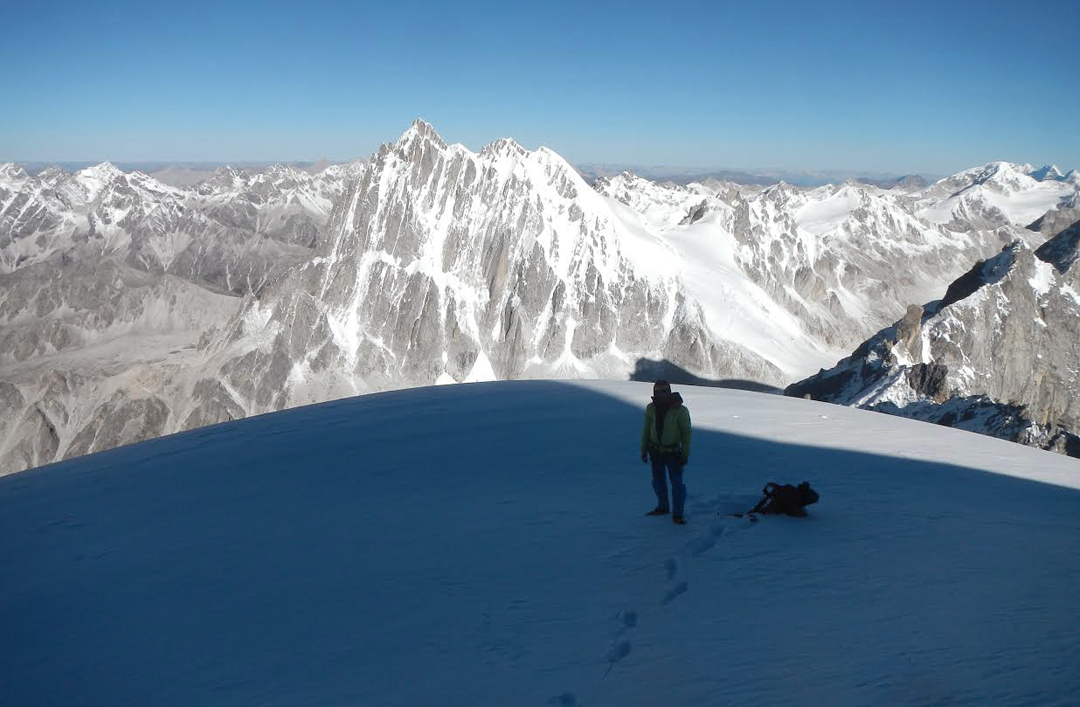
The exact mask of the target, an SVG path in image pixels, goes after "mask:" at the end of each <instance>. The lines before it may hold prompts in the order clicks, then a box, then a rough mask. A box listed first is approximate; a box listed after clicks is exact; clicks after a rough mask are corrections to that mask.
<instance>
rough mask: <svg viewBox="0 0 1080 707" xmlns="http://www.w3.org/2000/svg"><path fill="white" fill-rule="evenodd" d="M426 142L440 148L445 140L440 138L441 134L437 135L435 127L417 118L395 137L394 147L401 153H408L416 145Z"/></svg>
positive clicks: (444, 144)
mask: <svg viewBox="0 0 1080 707" xmlns="http://www.w3.org/2000/svg"><path fill="white" fill-rule="evenodd" d="M428 142H430V143H431V144H433V145H435V146H436V147H437V148H438V149H440V150H441V149H444V148H445V147H446V141H445V140H443V139H442V136H441V135H439V133H438V132H437V131H436V130H435V128H434V127H432V126H431V124H430V123H428V122H426V121H424V120H423V119H421V118H417V119H415V120H414V121H413V122H412V125H410V126H409V128H408V130H406V131H405V132H403V133H402V134H401V137H399V138H398V139H397V142H395V143H394V147H395V148H397V149H398V150H399V151H401V152H402V153H405V154H409V153H411V152H413V150H414V148H415V147H416V146H418V145H423V144H424V143H428Z"/></svg>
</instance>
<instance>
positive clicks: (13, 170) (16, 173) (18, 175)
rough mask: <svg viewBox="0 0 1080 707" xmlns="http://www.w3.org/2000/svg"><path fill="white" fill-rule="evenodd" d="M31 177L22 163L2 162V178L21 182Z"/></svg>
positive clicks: (0, 165) (0, 167) (0, 173)
mask: <svg viewBox="0 0 1080 707" xmlns="http://www.w3.org/2000/svg"><path fill="white" fill-rule="evenodd" d="M29 178H30V175H29V174H27V173H26V170H25V169H23V168H22V167H21V166H20V165H17V164H15V163H14V162H0V179H3V180H4V181H19V182H21V181H24V180H26V179H29Z"/></svg>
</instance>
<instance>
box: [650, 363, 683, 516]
mask: <svg viewBox="0 0 1080 707" xmlns="http://www.w3.org/2000/svg"><path fill="white" fill-rule="evenodd" d="M652 400H653V401H652V402H651V403H649V405H648V406H647V407H646V408H645V425H644V427H643V428H642V430H641V461H642V462H646V463H647V462H648V461H649V460H650V459H651V460H652V476H653V490H654V491H656V508H654V509H652V510H651V511H649V512H648V513H647V514H646V515H650V516H661V515H664V514H666V513H667V512H668V509H669V508H670V509H671V511H672V515H671V519H672V520H673V521H675V522H676V523H678V524H679V525H683V524H685V523H686V518H685V517H684V516H683V506H684V504H685V503H686V485H685V484H683V469H684V468H685V467H686V463H687V462H688V461H690V411H689V410H687V409H686V406H685V405H683V399H682V396H681V395H679V394H678V393H672V392H671V384H669V383H668V382H667V381H656V383H654V384H653V397H652ZM668 477H670V478H671V505H670V506H669V505H668Z"/></svg>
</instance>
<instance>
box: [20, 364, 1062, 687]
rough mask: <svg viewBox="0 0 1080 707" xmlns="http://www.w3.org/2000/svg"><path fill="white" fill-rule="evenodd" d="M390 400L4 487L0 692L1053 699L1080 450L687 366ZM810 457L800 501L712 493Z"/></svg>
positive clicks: (240, 426)
mask: <svg viewBox="0 0 1080 707" xmlns="http://www.w3.org/2000/svg"><path fill="white" fill-rule="evenodd" d="M681 391H682V393H683V395H684V397H685V398H686V399H687V402H688V405H689V406H690V409H691V411H692V414H693V416H694V421H695V425H696V434H695V438H694V445H693V456H692V460H691V465H690V467H689V469H688V471H687V483H688V486H689V490H690V498H689V506H688V511H689V512H688V515H689V521H690V522H689V525H687V526H685V527H678V526H675V525H673V524H672V523H671V522H670V521H669V520H667V519H663V518H661V519H654V518H646V517H644V516H643V515H642V513H643V511H645V510H646V509H647V508H649V507H651V505H652V500H653V499H652V498H651V491H650V488H649V482H648V472H647V470H646V469H645V468H644V467H643V466H642V465H641V464H640V462H639V461H638V460H637V456H638V455H637V449H636V447H637V443H638V433H639V430H640V427H639V425H640V419H641V418H640V415H641V406H642V404H643V403H644V402H645V400H646V399H647V396H648V392H649V389H648V387H647V386H646V385H645V384H637V383H625V382H603V383H565V382H564V383H557V382H535V381H519V382H500V383H490V384H477V385H461V386H446V387H436V388H423V389H414V390H408V391H397V392H393V393H383V394H378V395H371V396H365V397H360V398H353V399H348V400H340V401H336V402H331V403H326V404H323V405H318V406H311V407H304V408H297V409H293V410H289V411H285V412H281V413H275V414H270V415H265V416H261V417H256V418H251V419H247V420H243V421H238V422H234V423H227V424H223V425H217V426H213V427H206V428H202V429H198V430H193V431H190V432H187V433H183V434H178V435H173V436H169V437H164V438H160V439H156V440H151V441H148V442H144V443H141V444H137V445H133V446H128V447H123V448H119V449H115V450H112V451H108V452H103V453H100V454H94V455H90V456H86V457H82V458H79V459H74V460H70V461H67V462H63V463H60V464H55V465H52V466H47V467H42V468H39V469H34V470H31V471H27V472H21V473H17V474H12V475H9V476H6V477H3V478H0V506H2V507H3V508H4V512H3V513H2V514H0V582H2V586H3V591H2V592H0V627H2V628H3V632H4V636H5V640H4V641H3V644H2V647H0V692H2V693H3V696H4V699H3V703H4V704H5V705H6V707H18V706H20V705H39V704H64V705H102V704H153V705H191V704H200V705H225V704H230V705H232V704H278V705H288V704H298V705H314V704H320V705H322V704H349V705H360V704H362V705H427V704H452V705H464V704H478V705H653V704H678V705H716V704H768V705H771V704H804V703H810V704H828V705H867V704H883V705H886V704H887V705H929V704H950V705H952V704H956V705H991V704H992V705H1021V704H1038V705H1067V704H1075V703H1076V700H1077V696H1078V695H1080V675H1078V674H1077V672H1076V670H1075V667H1076V665H1077V664H1078V661H1080V643H1078V642H1077V641H1076V636H1077V635H1078V634H1080V614H1077V612H1076V611H1075V587H1076V586H1077V584H1078V582H1080V558H1078V556H1077V554H1076V552H1075V539H1076V537H1077V532H1078V531H1080V492H1078V489H1080V464H1078V463H1077V461H1076V460H1073V459H1069V458H1066V457H1063V456H1059V455H1054V454H1050V453H1046V452H1040V451H1037V450H1034V449H1031V448H1027V447H1022V446H1020V445H1015V444H1010V443H1007V442H1002V441H999V440H995V439H990V438H986V437H982V436H978V435H973V434H969V433H965V432H960V431H957V430H952V429H947V428H941V427H937V426H933V425H928V424H925V423H919V422H915V421H911V420H905V419H899V418H894V417H890V416H886V415H877V414H874V413H869V412H865V411H860V410H854V409H849V408H841V407H837V406H833V405H826V404H821V403H815V402H811V401H804V400H800V399H791V398H782V397H778V396H769V395H761V394H754V393H747V392H740V391H732V390H721V389H711V388H710V389H705V388H690V387H682V388H681ZM803 478H806V479H808V480H810V481H811V482H812V483H813V484H814V486H815V488H817V489H818V490H819V491H820V493H821V502H820V503H819V504H818V505H817V506H814V507H813V508H812V513H811V516H810V517H809V518H807V519H788V518H771V517H769V518H763V519H762V520H761V521H760V522H758V523H756V524H750V523H749V522H747V521H744V520H739V519H735V518H732V517H729V516H727V515H726V514H727V513H728V512H730V511H735V510H741V509H745V508H746V507H748V506H749V505H751V504H752V503H753V502H754V501H755V500H756V497H757V496H756V492H757V490H758V489H759V488H760V487H761V485H762V484H763V483H765V482H766V481H769V480H780V481H795V482H797V481H800V480H802V479H803Z"/></svg>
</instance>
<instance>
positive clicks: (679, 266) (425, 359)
mask: <svg viewBox="0 0 1080 707" xmlns="http://www.w3.org/2000/svg"><path fill="white" fill-rule="evenodd" d="M886 186H887V187H888V188H885V187H883V186H879V185H874V184H867V183H863V182H855V181H849V182H845V183H841V184H831V185H826V186H821V187H816V188H802V187H796V186H793V185H790V184H786V183H784V182H780V183H777V184H773V185H769V186H761V185H752V184H751V185H745V184H738V183H736V182H732V181H726V180H717V179H711V180H707V181H706V182H704V183H700V182H694V183H690V184H686V185H679V184H674V183H657V182H653V181H650V180H647V179H644V178H642V177H640V176H636V175H634V174H632V173H629V172H624V173H620V174H617V175H614V176H610V177H601V178H598V179H597V180H596V181H595V182H594V183H592V184H590V183H587V182H586V181H585V180H584V179H583V178H582V176H581V174H580V173H579V172H578V171H577V170H576V169H575V168H574V167H573V166H572V165H570V164H569V163H568V162H566V161H565V160H564V159H562V158H561V157H560V156H559V155H558V154H556V153H555V152H553V151H551V150H549V149H547V148H539V149H537V150H535V151H530V150H527V149H525V148H524V147H522V146H521V145H518V144H517V143H515V142H514V141H513V140H510V139H500V140H497V141H495V142H493V143H491V144H489V145H487V146H486V147H485V148H483V149H482V150H480V151H479V152H473V151H471V150H469V149H467V148H465V147H463V146H461V145H456V144H447V143H446V142H445V141H444V140H443V139H442V137H441V136H440V135H439V134H438V133H437V132H436V131H435V130H434V129H433V128H432V126H430V125H428V124H427V123H424V122H423V121H419V120H418V121H416V122H415V123H414V124H413V125H412V126H411V127H410V128H409V129H408V130H406V131H405V133H404V134H403V135H402V136H401V137H400V138H399V139H398V140H397V141H396V142H395V143H393V144H387V145H383V146H381V147H380V148H379V150H378V151H377V152H376V153H375V154H374V155H372V156H371V158H370V159H368V160H365V161H357V162H355V163H349V164H342V165H333V166H330V167H327V168H325V169H322V170H319V171H315V170H302V169H298V168H295V167H288V166H273V167H270V168H267V169H261V170H235V169H231V168H221V169H218V170H215V171H214V172H213V173H212V174H211V175H210V176H209V177H207V178H206V179H204V180H202V181H199V182H198V183H196V184H193V185H190V186H169V185H166V184H163V183H162V182H160V181H158V180H156V179H154V178H153V177H150V176H148V175H145V174H142V173H139V172H132V173H125V172H122V171H121V170H119V169H117V168H116V167H113V166H112V165H110V164H108V163H104V164H101V165H96V166H93V167H89V168H86V169H82V170H79V171H77V172H73V173H71V172H65V171H62V170H59V169H55V168H54V169H46V170H44V171H42V172H40V173H38V174H35V175H32V176H31V175H30V174H28V173H27V172H26V171H25V170H24V169H22V168H21V167H19V166H17V165H13V164H5V165H0V366H2V368H0V371H2V373H0V398H2V399H3V400H4V403H5V405H4V407H3V410H4V413H3V415H0V471H15V470H18V469H23V468H27V467H31V466H37V465H40V464H45V463H48V462H50V461H55V460H59V459H63V458H69V457H72V456H77V455H80V454H85V453H88V452H94V451H99V450H103V449H108V448H110V447H114V446H117V445H121V444H126V443H130V442H134V441H138V440H141V439H146V438H149V437H155V436H159V435H162V434H168V433H171V432H176V431H181V430H186V429H191V428H194V427H199V426H202V425H207V424H213V423H216V422H222V421H227V420H232V419H237V418H241V417H247V416H250V415H255V414H259V413H263V412H269V411H273V410H279V409H282V408H287V407H293V406H297V405H302V404H307V403H313V402H320V401H325V400H329V399H334V398H339V397H343V396H349V395H355V394H359V393H364V392H370V391H377V390H385V389H389V388H400V387H409V386H420V385H430V384H435V383H451V382H464V381H477V380H488V379H507V378H540V377H561V378H592V377H609V378H610V377H615V378H624V379H625V378H626V377H630V376H634V375H635V374H639V373H641V372H642V371H649V370H656V366H661V367H664V366H666V367H668V369H669V370H677V371H682V372H684V373H685V374H686V375H690V376H694V377H695V378H696V379H701V380H706V381H720V380H723V381H729V382H731V381H744V382H749V383H753V384H756V385H762V386H771V387H775V388H778V389H779V388H782V387H785V386H789V385H791V384H793V383H796V382H798V381H800V380H802V379H805V378H806V377H807V376H809V375H811V374H813V373H814V372H815V371H822V370H824V369H826V368H827V367H832V366H834V365H835V364H836V362H837V361H838V360H840V359H842V358H844V356H845V354H846V352H848V351H852V350H853V348H855V347H857V346H859V344H860V342H865V341H867V340H868V338H870V337H873V336H875V332H879V333H880V332H881V331H882V328H883V327H886V326H887V325H888V324H889V323H890V322H896V321H897V319H898V318H899V317H901V316H904V312H905V311H906V310H907V308H908V305H909V304H912V303H926V302H931V301H933V300H934V299H935V298H936V297H940V296H941V293H942V292H943V291H944V290H945V289H946V288H947V287H948V286H949V284H950V283H952V282H954V281H956V280H957V278H961V276H963V275H964V274H965V273H967V272H968V271H969V270H970V269H971V267H972V264H973V263H976V262H978V261H984V260H988V259H990V258H991V257H992V256H993V255H994V254H995V253H999V252H1001V251H1002V248H1006V252H1009V253H1012V254H1013V255H1014V256H1015V258H1014V261H1015V262H1021V263H1023V262H1027V260H1026V258H1028V256H1027V255H1025V254H1029V253H1031V254H1035V253H1038V252H1040V251H1039V249H1040V248H1041V247H1043V246H1044V243H1046V242H1047V240H1048V239H1050V238H1055V237H1058V234H1059V233H1061V232H1062V231H1064V230H1065V227H1067V226H1068V225H1070V223H1066V222H1067V221H1069V219H1070V218H1071V216H1072V215H1075V209H1076V204H1077V191H1078V189H1080V177H1078V175H1077V173H1076V171H1075V170H1074V171H1072V172H1069V173H1068V174H1062V173H1061V172H1060V170H1057V169H1056V168H1053V167H1046V168H1039V169H1035V168H1033V167H1031V166H1029V165H1015V164H1011V163H1004V162H995V163H989V164H987V165H983V166H980V167H977V168H974V169H971V170H967V171H965V172H961V173H959V174H956V175H953V176H951V177H948V178H946V179H943V180H940V181H937V182H934V183H932V184H929V185H926V184H922V183H920V182H919V181H918V180H905V181H901V182H899V183H896V184H890V185H886ZM1029 225H1031V226H1033V228H1031V229H1029V228H1026V227H1027V226H1029ZM1057 242H1058V243H1059V244H1060V243H1066V245H1064V246H1061V245H1059V246H1054V248H1053V249H1052V250H1054V252H1055V253H1056V252H1058V250H1061V251H1062V252H1067V251H1068V248H1069V246H1068V242H1070V241H1068V239H1067V238H1065V239H1062V240H1059V241H1057ZM999 257H1000V256H999ZM1031 258H1032V263H1034V264H1033V265H1032V268H1034V269H1033V270H1031V272H1032V273H1034V274H1033V275H1032V276H1031V277H1032V278H1036V279H1037V281H1038V282H1039V283H1040V284H1039V285H1038V287H1037V288H1036V290H1038V292H1042V289H1039V288H1043V289H1045V288H1047V287H1048V288H1050V289H1048V290H1046V292H1045V293H1043V295H1045V296H1046V297H1050V298H1052V299H1053V302H1052V303H1050V304H1047V307H1050V308H1051V309H1053V310H1054V314H1052V315H1048V316H1049V318H1045V317H1044V323H1045V324H1046V334H1045V337H1046V340H1047V341H1048V342H1050V343H1047V344H1046V345H1045V346H1043V345H1042V344H1040V345H1039V346H1038V347H1035V348H1036V349H1038V350H1037V351H1036V353H1043V354H1044V355H1047V354H1051V355H1053V356H1059V354H1060V356H1059V358H1057V359H1053V360H1052V361H1051V362H1048V363H1047V369H1046V370H1048V371H1050V370H1051V369H1052V370H1053V371H1055V372H1054V373H1049V374H1046V375H1044V376H1043V380H1045V381H1046V383H1045V385H1044V386H1043V387H1044V388H1045V390H1053V391H1055V392H1054V393H1053V396H1056V397H1055V400H1060V399H1066V398H1069V396H1070V395H1071V396H1072V397H1073V398H1076V395H1077V388H1076V380H1075V376H1073V377H1069V376H1067V375H1065V374H1064V373H1063V372H1062V371H1063V370H1067V369H1068V366H1073V367H1074V368H1075V367H1076V365H1077V361H1076V355H1075V349H1070V348H1069V346H1068V345H1067V344H1061V341H1062V340H1063V337H1068V336H1069V335H1070V334H1069V332H1074V331H1075V329H1069V328H1068V327H1067V326H1063V325H1062V324H1061V322H1062V321H1064V322H1069V321H1073V320H1070V319H1069V317H1070V316H1072V315H1073V314H1075V313H1076V312H1077V311H1080V304H1078V303H1077V302H1075V301H1073V300H1070V299H1069V297H1068V291H1067V290H1066V289H1065V287H1066V286H1068V287H1073V288H1075V285H1069V284H1068V283H1069V282H1071V280H1069V278H1072V279H1073V280H1075V272H1074V271H1075V268H1072V267H1071V266H1070V265H1066V266H1065V270H1064V271H1061V270H1060V269H1058V265H1060V263H1061V262H1064V261H1065V260H1068V256H1067V255H1066V256H1062V257H1058V256H1051V255H1047V256H1046V258H1048V260H1045V259H1040V258H1038V257H1036V256H1035V255H1032V256H1031ZM1055 258H1057V260H1055ZM1062 258H1064V260H1063V259H1062ZM1035 261H1037V263H1035ZM1051 262H1053V263H1055V264H1053V265H1051ZM1038 263H1042V264H1045V265H1046V268H1050V269H1052V270H1053V273H1056V274H1049V273H1050V270H1047V269H1046V268H1043V267H1042V265H1039V264H1038ZM993 267H998V266H992V269H993ZM1001 267H1004V266H1001ZM1024 267H1026V266H1024ZM995 272H997V271H996V270H995ZM1024 272H1027V270H1025V271H1024ZM1070 272H1072V273H1073V274H1072V275H1070V274H1069V273H1070ZM1047 277H1049V280H1046V278H1047ZM1038 278H1042V279H1038ZM969 279H970V277H969ZM1055 293H1057V294H1055ZM1043 295H1039V296H1043ZM968 299H969V301H968V304H969V305H971V306H972V307H976V306H977V303H976V301H975V300H970V295H969V298H968ZM1047 301H1048V302H1049V300H1047ZM955 304H956V303H950V305H952V307H945V309H955ZM1026 304H1027V301H1026V300H1025V306H1026ZM924 311H926V312H929V311H930V308H929V307H928V308H927V309H926V310H924ZM1028 311H1029V310H1028V309H1024V308H1023V307H1020V306H1019V305H1018V306H1017V307H1016V308H1015V312H1016V314H1015V317H1016V318H1019V317H1021V316H1025V315H1024V314H1022V312H1028ZM937 314H940V312H939V311H936V314H935V316H936V315H937ZM992 325H993V323H989V324H988V325H987V326H992ZM994 331H997V330H996V329H995V330H994ZM984 334H985V335H986V336H991V335H990V333H989V330H988V331H987V332H983V333H980V334H979V336H983V335H984ZM1021 339H1023V337H1022V336H1019V335H1009V336H1008V337H1006V344H1007V345H1008V346H1017V345H1019V344H1018V343H1016V342H1018V341H1020V340H1021ZM989 340H992V337H991V338H990V339H979V338H978V337H976V338H973V339H972V340H970V341H966V342H964V343H963V344H962V345H961V349H962V350H964V351H967V349H966V348H964V347H969V348H970V347H977V346H979V345H980V341H989ZM1073 341H1074V342H1075V337H1074V339H1073ZM1034 350H1035V349H1033V351H1034ZM920 355H921V356H922V357H923V358H926V357H927V356H929V355H931V354H922V353H921V354H920ZM935 355H936V354H935ZM965 355H966V356H967V359H965V360H969V362H970V365H971V366H972V367H973V370H977V372H979V375H983V374H984V373H985V375H986V376H991V377H992V375H993V374H992V373H990V371H992V370H997V369H996V368H995V366H998V365H1001V364H1000V362H1001V361H1005V360H1010V357H1013V356H1014V352H1013V351H1010V350H1006V349H1001V348H994V349H993V350H991V351H990V352H989V353H988V354H987V357H988V358H980V359H978V360H975V359H972V358H971V354H970V353H966V354H965ZM1070 356H1072V358H1071V359H1070V358H1069V357H1070ZM1062 357H1063V358H1062ZM990 359H992V360H993V362H990ZM912 360H913V361H914V359H912ZM957 360H959V359H957ZM1024 360H1025V361H1026V360H1027V359H1024ZM920 361H922V359H920ZM942 365H947V366H949V370H950V371H954V372H955V371H959V370H960V368H959V367H958V364H957V363H955V362H953V361H951V360H950V362H949V363H943V364H942ZM976 366H977V367H978V368H977V369H976V368H974V367H976ZM1061 366H1065V367H1066V368H1065V369H1061ZM979 375H976V376H974V377H973V378H972V379H971V381H970V384H969V385H966V386H965V387H959V386H957V385H952V386H951V387H948V388H947V390H948V391H949V394H950V395H953V394H956V395H960V394H963V395H964V396H971V395H978V394H985V395H987V396H990V398H992V399H993V400H995V401H998V402H1002V403H1010V404H1016V405H1019V406H1031V405H1035V403H1032V402H1031V401H1029V400H1028V399H1027V398H1024V397H1023V396H1020V397H1019V398H1011V397H1008V396H1009V395H1012V393H1011V392H1010V391H1011V390H1012V389H1011V388H1008V386H1005V387H1002V388H1000V389H999V388H993V387H987V386H988V384H986V383H985V381H983V379H982V378H980V377H979ZM1016 376H1017V381H1021V380H1022V378H1023V376H1021V375H1020V374H1016ZM1055 376H1056V377H1055ZM1019 384H1020V383H1018V385H1019ZM994 396H999V397H1001V399H1000V400H999V398H996V397H994ZM938 397H940V394H939V395H938ZM1006 398H1007V399H1006ZM1044 398H1045V394H1044ZM1040 400H1042V398H1040ZM845 402H859V403H862V402H865V401H864V400H863V398H859V399H858V400H855V399H854V398H852V399H851V400H846V401H845ZM879 402H880V401H879ZM894 402H896V401H894ZM875 404H876V403H875ZM1058 407H1059V406H1056V404H1052V405H1049V407H1047V406H1043V407H1038V415H1036V416H1037V417H1038V418H1039V420H1038V423H1039V424H1042V425H1043V426H1044V427H1047V429H1049V426H1052V425H1051V424H1050V423H1051V422H1053V425H1056V426H1058V427H1060V426H1061V425H1065V428H1068V429H1071V430H1073V431H1075V428H1074V427H1068V426H1069V425H1071V424H1073V423H1072V422H1070V420H1071V419H1072V418H1069V417H1068V415H1066V416H1065V417H1061V418H1060V420H1059V419H1058V417H1060V415H1059V413H1060V410H1059V409H1058ZM1069 410H1071V408H1069ZM1066 412H1068V411H1066ZM1061 414H1064V413H1061ZM1068 414H1072V413H1071V412H1069V413H1068ZM1055 416H1058V417H1055ZM1051 418H1053V419H1052V420H1051ZM1054 429H1057V427H1054ZM1063 429H1064V428H1063ZM987 431H993V430H987ZM1051 436H1052V435H1051ZM1044 437H1045V436H1044ZM1044 437H1039V438H1038V439H1035V437H1032V439H1031V440H1028V441H1032V442H1033V443H1040V444H1043V443H1048V439H1049V438H1044ZM1055 444H1056V443H1055ZM1058 446H1060V445H1058Z"/></svg>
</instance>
